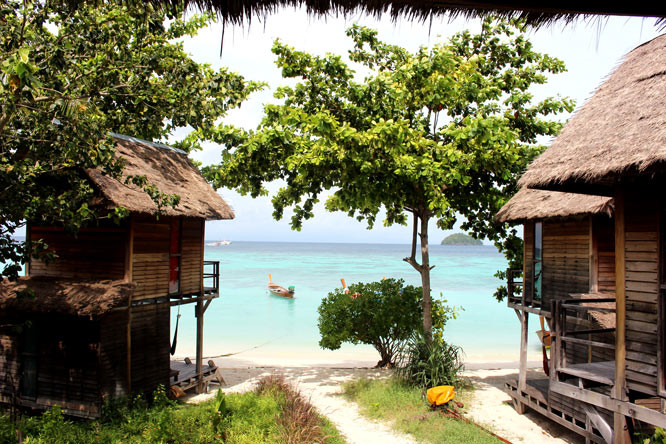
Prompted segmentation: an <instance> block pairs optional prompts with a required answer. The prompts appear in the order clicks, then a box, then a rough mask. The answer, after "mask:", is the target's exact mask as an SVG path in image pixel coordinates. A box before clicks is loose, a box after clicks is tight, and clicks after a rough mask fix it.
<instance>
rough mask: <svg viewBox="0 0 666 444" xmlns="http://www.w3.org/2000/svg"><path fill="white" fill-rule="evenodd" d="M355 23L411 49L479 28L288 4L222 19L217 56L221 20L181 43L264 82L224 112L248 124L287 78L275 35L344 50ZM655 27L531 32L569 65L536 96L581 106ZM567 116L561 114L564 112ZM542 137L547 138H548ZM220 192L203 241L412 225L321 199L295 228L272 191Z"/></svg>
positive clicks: (207, 159) (619, 21) (621, 20)
mask: <svg viewBox="0 0 666 444" xmlns="http://www.w3.org/2000/svg"><path fill="white" fill-rule="evenodd" d="M352 24H359V25H365V26H369V27H372V28H375V29H377V30H378V32H379V38H380V40H383V41H386V42H389V43H394V44H398V45H400V46H403V47H405V48H407V49H409V50H412V51H413V50H416V49H418V48H419V47H420V46H431V45H433V44H435V43H438V42H441V41H443V40H445V39H446V38H447V37H448V36H451V35H452V34H454V33H455V32H457V31H460V30H463V29H470V30H471V31H472V32H476V31H478V30H480V21H478V20H465V19H456V20H453V21H450V20H449V19H448V18H446V17H442V18H439V19H438V18H435V19H433V22H432V25H431V26H429V24H428V23H421V22H414V21H410V20H408V19H399V20H398V21H397V22H393V21H392V20H391V19H390V17H388V16H387V17H383V18H381V19H377V18H373V17H368V16H364V15H361V14H359V15H355V16H351V17H347V18H344V17H325V18H321V17H310V16H308V15H307V14H306V13H305V11H303V10H297V9H291V8H287V9H281V10H279V11H278V12H277V13H275V14H273V15H270V16H268V17H267V18H266V19H265V20H264V19H262V20H259V19H258V18H255V19H253V21H252V22H251V23H250V24H247V23H246V24H244V25H242V26H231V25H227V26H226V29H225V32H224V41H223V47H222V54H221V55H220V46H221V45H220V44H221V36H222V25H221V24H219V23H218V24H214V25H211V26H210V27H208V28H206V29H204V30H202V31H201V32H200V33H199V35H198V36H196V37H194V38H188V39H184V40H183V44H184V48H185V50H186V51H187V52H189V53H190V54H191V55H192V57H193V58H194V59H195V60H196V61H198V62H204V63H209V64H210V65H211V66H213V67H215V68H219V67H222V66H226V67H228V68H229V69H230V70H231V71H235V72H238V73H240V74H242V75H243V76H244V77H245V78H246V79H248V80H257V81H263V82H267V83H268V85H269V86H268V88H266V89H265V90H264V91H262V92H259V93H255V94H254V95H253V96H252V97H251V98H250V100H248V101H247V102H246V103H244V104H243V105H242V107H241V108H240V109H238V110H234V111H232V112H231V113H230V114H229V115H228V116H227V117H226V119H225V120H226V122H227V123H231V124H234V125H237V126H240V127H243V128H247V129H250V128H255V127H256V126H257V124H258V123H259V121H260V120H261V116H262V107H263V104H264V103H267V102H274V101H275V99H274V98H273V97H272V95H273V91H274V90H275V88H276V87H278V86H280V85H284V84H286V81H285V80H283V79H282V78H281V75H280V71H279V69H278V68H277V67H276V66H275V64H274V60H275V58H274V56H273V54H272V53H271V46H272V44H273V41H274V40H275V39H276V38H280V39H281V40H282V41H283V42H285V43H287V44H289V45H291V46H293V47H295V48H296V49H298V50H304V51H308V52H310V53H314V54H318V55H324V54H326V53H335V54H339V55H341V56H343V57H344V56H346V54H347V50H348V49H350V47H351V45H350V40H349V39H348V38H347V37H346V36H345V29H346V28H347V27H349V26H351V25H352ZM658 34H659V32H658V29H657V28H656V27H655V26H654V21H653V20H651V19H640V18H625V17H613V18H608V19H603V20H599V19H596V20H593V21H591V22H583V21H579V22H577V23H575V24H569V25H565V24H563V23H560V24H555V25H551V26H548V27H544V28H542V29H539V30H537V31H531V32H530V33H529V34H528V36H529V37H530V40H531V41H532V42H533V43H534V46H535V49H536V50H537V51H539V52H544V53H547V54H549V55H551V56H555V57H557V58H559V59H561V60H563V61H564V62H565V65H566V66H567V69H568V71H567V72H566V73H563V74H559V75H555V76H551V79H550V80H549V82H548V83H547V84H546V85H540V86H539V87H538V88H535V89H534V90H533V93H534V95H535V99H543V98H545V97H549V96H555V95H559V96H562V97H569V98H572V99H574V100H575V102H576V104H577V106H580V105H582V104H583V103H584V102H585V100H586V99H587V98H589V97H590V95H591V94H592V93H593V92H594V90H595V89H596V88H597V87H598V86H599V85H600V84H601V83H602V82H603V80H604V79H605V78H606V77H607V76H608V74H609V73H610V72H612V70H613V69H614V68H615V67H616V66H617V65H618V63H619V62H620V61H621V58H622V57H623V56H624V55H625V54H626V53H627V52H629V51H630V50H631V49H633V48H634V47H636V46H638V45H639V44H641V43H644V42H646V41H648V40H651V39H653V38H654V37H656V36H657V35H658ZM569 117H570V116H568V115H562V116H561V119H562V120H564V119H567V118H569ZM183 134H184V132H180V133H177V134H175V137H177V138H180V137H181V136H182V135H183ZM545 142H546V143H549V141H548V140H546V141H545ZM220 152H221V147H220V146H218V145H215V144H209V145H207V146H206V147H205V148H204V150H203V151H200V152H195V153H193V154H192V157H193V158H195V159H196V160H198V161H201V162H202V163H203V164H204V165H208V164H211V163H217V162H219V161H220V158H221V157H220ZM279 186H280V184H271V185H270V186H269V190H273V191H274V190H277V189H278V188H279ZM219 192H220V194H221V195H222V197H223V198H224V199H225V200H226V201H227V202H228V203H229V204H230V205H231V206H232V208H233V209H234V212H235V214H236V218H235V219H234V220H226V221H214V222H208V223H207V225H206V239H208V240H221V239H229V240H232V241H287V242H338V243H398V244H400V243H409V242H410V241H411V227H403V226H393V227H384V226H382V224H381V222H379V220H380V219H378V223H377V224H376V226H375V228H373V229H372V230H367V229H366V225H365V223H361V222H357V221H356V220H354V219H352V218H349V217H347V216H346V215H345V214H343V213H329V212H326V211H325V209H324V207H323V202H322V203H320V204H319V205H318V206H317V207H316V208H315V217H314V218H313V219H310V220H308V221H305V223H304V226H303V228H302V230H301V231H299V232H297V231H292V230H291V229H290V227H289V214H288V213H286V214H285V217H284V218H283V219H282V220H281V221H275V220H274V219H273V218H272V211H273V210H272V206H271V202H270V197H262V198H258V199H252V198H250V197H249V196H240V195H239V194H238V193H236V192H234V191H231V190H227V189H221V190H219ZM457 225H459V223H458V224H457ZM458 231H460V230H459V229H454V230H452V231H448V232H445V231H442V230H440V229H438V228H437V227H436V226H435V225H434V221H433V223H432V224H431V225H430V227H429V232H430V242H431V243H439V241H440V240H441V239H443V238H444V237H445V236H446V235H448V234H450V233H452V232H458Z"/></svg>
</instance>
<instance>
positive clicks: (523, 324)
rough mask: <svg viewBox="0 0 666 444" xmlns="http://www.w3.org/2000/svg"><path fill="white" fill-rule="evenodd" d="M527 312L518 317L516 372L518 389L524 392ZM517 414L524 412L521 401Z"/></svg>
mask: <svg viewBox="0 0 666 444" xmlns="http://www.w3.org/2000/svg"><path fill="white" fill-rule="evenodd" d="M528 317H529V313H528V312H527V311H523V313H522V318H521V319H520V370H519V373H518V391H519V392H524V391H525V389H527V332H528V322H527V321H528ZM517 407H518V408H517V410H518V413H519V414H521V415H522V414H523V413H525V405H524V404H523V403H521V402H519V403H518V405H517Z"/></svg>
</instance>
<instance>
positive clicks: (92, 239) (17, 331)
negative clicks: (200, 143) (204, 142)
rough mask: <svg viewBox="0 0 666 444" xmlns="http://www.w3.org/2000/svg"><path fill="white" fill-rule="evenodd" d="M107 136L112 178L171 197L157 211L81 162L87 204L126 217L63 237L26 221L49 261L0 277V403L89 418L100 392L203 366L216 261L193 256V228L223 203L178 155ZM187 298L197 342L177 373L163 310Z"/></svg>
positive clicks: (193, 381)
mask: <svg viewBox="0 0 666 444" xmlns="http://www.w3.org/2000/svg"><path fill="white" fill-rule="evenodd" d="M113 137H114V138H115V140H116V141H117V144H116V155H117V156H120V157H122V158H123V159H124V160H125V169H124V173H123V174H124V175H144V176H146V179H147V180H148V182H149V183H152V184H154V185H155V186H157V187H158V189H159V190H160V191H161V192H163V193H169V194H178V195H179V196H180V203H179V204H178V205H177V206H176V207H175V208H165V209H164V211H163V213H162V214H160V215H159V217H157V216H156V214H155V212H156V210H157V208H156V205H155V203H154V202H153V200H152V199H151V198H150V197H149V196H148V195H147V194H146V193H145V192H143V191H142V190H140V189H138V188H137V187H135V186H133V185H127V184H125V181H124V180H123V181H119V180H116V179H113V178H111V177H109V176H106V175H103V174H102V173H101V172H100V171H97V170H93V171H87V172H85V175H86V177H87V178H88V179H89V180H90V182H91V184H92V186H93V187H94V188H95V190H96V192H97V193H96V197H95V199H94V202H93V203H94V205H95V206H96V207H97V208H99V209H108V210H113V209H115V208H119V207H122V208H125V209H127V210H129V212H130V215H129V217H126V218H125V219H123V220H122V222H121V223H120V224H115V223H113V222H111V221H110V220H108V219H106V218H101V219H100V220H99V221H98V223H96V224H95V225H94V226H88V227H85V228H82V229H81V230H80V231H79V232H78V233H77V234H75V235H73V234H70V233H68V232H66V231H65V230H63V229H62V228H61V227H58V226H38V225H36V224H34V223H29V224H28V227H27V233H26V237H27V238H28V239H31V240H43V241H44V242H45V243H46V244H47V245H48V249H49V251H51V252H53V253H55V254H56V258H55V260H53V261H50V262H46V261H42V260H32V261H31V262H30V263H29V264H26V273H25V274H26V275H25V277H21V278H19V279H18V281H16V282H9V281H7V280H5V281H2V282H0V350H1V353H0V402H3V403H11V404H13V405H17V406H24V407H32V408H48V407H49V406H51V405H54V404H58V405H60V406H61V407H63V409H64V410H65V412H66V413H68V414H71V415H79V416H84V417H95V416H97V415H98V414H99V412H100V408H101V404H102V402H103V401H104V399H106V398H108V397H115V396H122V395H128V394H133V393H141V392H151V391H152V390H154V389H155V388H156V387H157V386H158V385H160V384H162V385H164V386H166V387H169V386H170V385H173V384H178V383H179V382H182V383H183V384H185V386H186V387H189V386H199V387H200V386H201V385H202V384H203V383H204V375H205V374H208V373H211V372H213V371H215V369H214V368H209V366H207V365H204V364H203V362H202V350H203V316H204V312H205V311H206V308H207V307H208V305H209V304H210V303H211V301H212V300H213V299H214V298H217V297H218V294H219V291H218V289H219V264H218V263H217V262H206V261H204V227H205V221H206V220H216V219H231V218H233V217H234V215H233V212H232V211H231V209H230V208H229V207H228V206H227V204H226V203H225V202H224V201H223V200H222V198H221V197H220V196H219V195H218V194H217V193H216V192H215V191H214V190H213V189H212V188H211V187H210V185H208V183H207V182H206V181H205V180H204V178H203V177H202V176H201V174H200V173H199V171H198V170H197V168H196V167H195V166H194V165H193V164H192V163H191V162H190V161H189V160H188V158H187V155H186V153H185V152H183V151H180V150H177V149H174V148H170V147H168V146H165V145H161V144H154V143H149V142H145V141H142V140H138V139H135V138H131V137H126V136H121V135H115V134H114V135H113ZM189 303H192V304H194V305H195V310H194V312H195V316H196V318H197V334H196V338H197V344H196V362H195V363H194V364H193V365H191V366H190V368H191V371H190V372H189V373H190V374H189V375H185V374H182V372H180V373H179V372H178V371H177V370H176V371H174V369H172V368H170V358H169V354H170V343H171V338H170V309H171V307H173V306H177V305H182V304H189ZM184 379H185V381H183V380H184Z"/></svg>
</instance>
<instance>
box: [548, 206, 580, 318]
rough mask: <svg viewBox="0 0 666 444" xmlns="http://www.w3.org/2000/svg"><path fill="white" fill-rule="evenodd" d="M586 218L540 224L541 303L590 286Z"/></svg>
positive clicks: (549, 305)
mask: <svg viewBox="0 0 666 444" xmlns="http://www.w3.org/2000/svg"><path fill="white" fill-rule="evenodd" d="M589 242H590V233H589V222H588V219H586V218H585V219H573V220H567V221H553V222H551V221H546V222H544V224H543V278H542V279H543V284H542V288H543V307H544V309H545V310H550V309H551V301H552V300H553V299H555V298H564V297H567V296H569V294H571V293H587V292H588V291H589V287H590V244H589Z"/></svg>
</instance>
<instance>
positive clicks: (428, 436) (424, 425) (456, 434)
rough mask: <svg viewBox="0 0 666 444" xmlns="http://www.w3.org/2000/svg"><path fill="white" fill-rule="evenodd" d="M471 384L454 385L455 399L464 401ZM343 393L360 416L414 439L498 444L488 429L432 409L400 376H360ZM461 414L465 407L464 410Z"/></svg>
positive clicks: (447, 443)
mask: <svg viewBox="0 0 666 444" xmlns="http://www.w3.org/2000/svg"><path fill="white" fill-rule="evenodd" d="M471 390H472V389H471V387H469V386H467V387H464V388H463V387H459V386H456V397H455V400H456V401H462V403H463V404H465V403H467V402H468V400H469V399H470V398H471V394H472V391H471ZM343 396H345V398H347V399H348V400H350V401H353V402H355V403H357V404H358V406H359V408H360V411H361V413H362V414H363V415H365V416H367V417H369V418H372V419H376V420H382V421H387V422H390V423H391V425H392V427H393V428H394V429H396V430H398V431H400V432H403V433H408V434H410V435H412V436H413V437H414V438H416V440H417V441H419V442H423V443H433V444H458V443H466V444H467V443H471V444H499V443H500V442H501V441H500V440H499V439H497V438H496V437H494V436H492V435H491V434H490V432H489V431H487V430H484V429H482V428H479V427H478V426H477V425H475V424H474V423H472V422H468V421H464V420H460V419H456V418H452V417H447V416H445V415H443V414H442V412H441V411H440V410H433V409H432V408H431V407H430V405H429V404H428V403H427V401H426V400H425V397H424V394H423V391H422V390H421V389H419V388H416V387H413V386H409V385H405V384H403V382H402V380H400V379H399V378H389V379H359V380H355V381H349V382H346V383H345V384H344V385H343ZM462 413H463V415H464V410H463V412H462Z"/></svg>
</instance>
